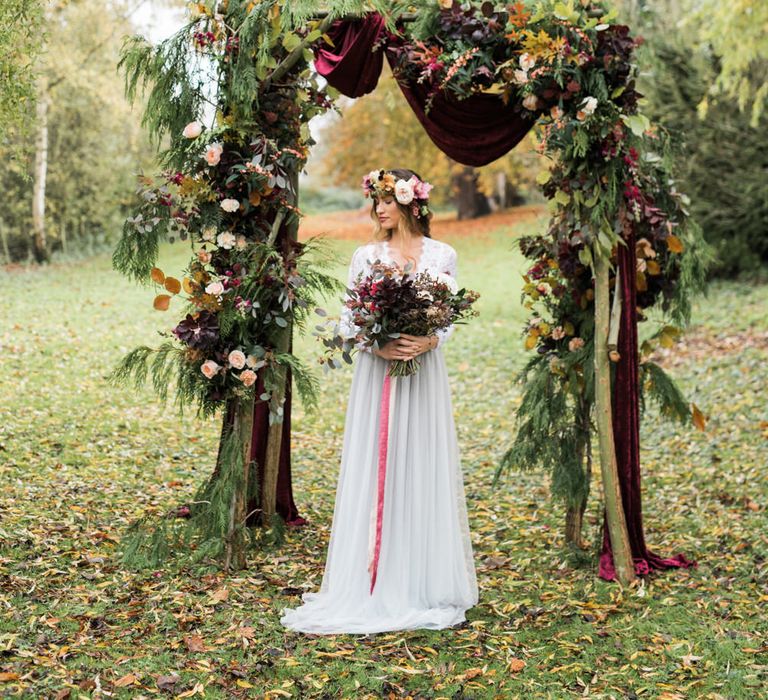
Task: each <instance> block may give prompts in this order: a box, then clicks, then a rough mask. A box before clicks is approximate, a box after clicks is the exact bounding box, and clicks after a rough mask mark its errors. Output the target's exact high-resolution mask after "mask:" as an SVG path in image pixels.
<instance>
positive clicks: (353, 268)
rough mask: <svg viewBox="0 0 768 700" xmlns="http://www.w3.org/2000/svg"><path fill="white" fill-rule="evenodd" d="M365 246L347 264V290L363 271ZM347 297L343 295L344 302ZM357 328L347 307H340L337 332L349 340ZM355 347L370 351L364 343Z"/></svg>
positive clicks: (356, 251)
mask: <svg viewBox="0 0 768 700" xmlns="http://www.w3.org/2000/svg"><path fill="white" fill-rule="evenodd" d="M365 256H366V252H365V246H361V247H360V248H358V249H357V250H355V252H354V253H353V254H352V261H351V262H350V264H349V274H348V275H347V289H351V288H352V287H353V286H354V284H355V282H357V278H358V275H360V273H361V272H363V271H364V270H365ZM347 298H348V295H347V294H345V295H344V299H345V300H346V299H347ZM357 330H358V328H357V326H356V325H355V324H354V323H353V322H352V312H351V311H350V310H349V309H348V308H347V306H346V305H345V306H342V308H341V314H340V315H339V331H340V333H341V334H342V335H343V336H344V337H345V338H351V337H353V336H354V335H355V334H356V333H357ZM355 347H357V349H358V350H366V351H368V352H370V351H371V349H370V348H367V347H366V346H365V344H364V343H356V344H355Z"/></svg>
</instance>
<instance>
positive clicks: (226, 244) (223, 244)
mask: <svg viewBox="0 0 768 700" xmlns="http://www.w3.org/2000/svg"><path fill="white" fill-rule="evenodd" d="M236 243H237V238H236V237H235V234H234V233H230V232H229V231H225V232H224V233H220V234H219V235H218V236H216V245H217V246H219V248H224V250H231V249H232V248H234V247H235V244H236Z"/></svg>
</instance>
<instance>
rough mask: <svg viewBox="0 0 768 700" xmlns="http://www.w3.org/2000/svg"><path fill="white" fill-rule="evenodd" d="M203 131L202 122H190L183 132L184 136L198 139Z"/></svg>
mask: <svg viewBox="0 0 768 700" xmlns="http://www.w3.org/2000/svg"><path fill="white" fill-rule="evenodd" d="M202 133H203V125H202V124H201V123H200V122H189V124H187V125H186V126H185V127H184V131H182V132H181V134H182V136H184V138H188V139H196V138H197V137H198V136H200V134H202Z"/></svg>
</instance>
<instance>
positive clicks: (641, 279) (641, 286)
mask: <svg viewBox="0 0 768 700" xmlns="http://www.w3.org/2000/svg"><path fill="white" fill-rule="evenodd" d="M647 289H648V280H646V279H645V274H644V273H642V272H638V273H637V291H638V292H644V291H646V290H647Z"/></svg>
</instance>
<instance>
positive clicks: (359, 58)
mask: <svg viewBox="0 0 768 700" xmlns="http://www.w3.org/2000/svg"><path fill="white" fill-rule="evenodd" d="M328 36H329V37H330V38H331V41H333V44H334V46H333V47H330V46H321V47H319V48H316V49H315V68H316V69H317V71H318V73H320V75H322V76H323V77H325V79H326V80H327V81H328V82H329V83H330V84H331V85H332V86H333V87H335V88H336V89H337V90H339V91H340V92H342V93H344V94H345V95H347V96H348V97H360V96H362V95H365V94H367V93H369V92H372V91H373V90H374V88H375V87H376V85H377V83H378V81H379V76H380V75H381V69H382V66H383V53H384V52H386V55H387V60H388V61H389V63H390V65H393V64H394V62H395V60H396V59H395V52H394V48H395V47H396V46H397V45H398V42H399V38H398V37H397V36H396V35H394V34H390V33H389V32H387V30H386V27H385V26H384V19H383V18H382V17H381V16H380V15H378V14H375V13H372V14H369V15H366V16H365V17H364V18H362V19H356V20H350V21H344V22H337V23H335V24H334V25H333V26H332V27H331V28H330V30H329V31H328ZM399 85H400V89H401V90H402V92H403V95H404V96H405V99H406V100H407V101H408V104H409V105H410V106H411V109H412V110H413V112H414V114H415V115H416V117H417V118H418V119H419V122H421V125H422V126H423V127H424V129H425V131H426V132H427V134H428V135H429V137H430V138H431V139H432V141H433V142H434V143H435V145H436V146H437V147H438V148H439V149H440V150H441V151H443V153H445V154H446V155H448V157H450V158H452V159H453V160H456V161H458V162H459V163H463V164H464V165H471V166H475V167H477V166H481V165H487V164H488V163H491V162H493V161H494V160H496V159H497V158H501V156H503V155H505V154H506V153H508V152H509V151H510V150H511V149H512V148H513V147H514V146H516V145H517V144H518V143H519V142H520V141H521V140H522V138H523V137H524V136H525V135H526V134H527V133H528V131H530V129H531V127H533V125H534V123H535V119H533V118H532V116H529V114H530V113H529V114H526V112H527V110H524V109H522V108H521V107H520V105H513V104H509V105H504V104H503V103H502V101H501V100H500V99H499V98H498V97H497V96H494V95H483V94H478V95H473V96H471V97H469V98H467V99H465V100H455V99H453V98H451V97H449V96H448V95H447V94H445V93H439V94H438V95H437V96H436V97H435V98H434V101H433V103H432V107H431V109H430V111H429V113H427V111H426V103H427V98H428V97H429V87H428V86H426V85H424V84H416V83H414V84H405V83H399Z"/></svg>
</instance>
